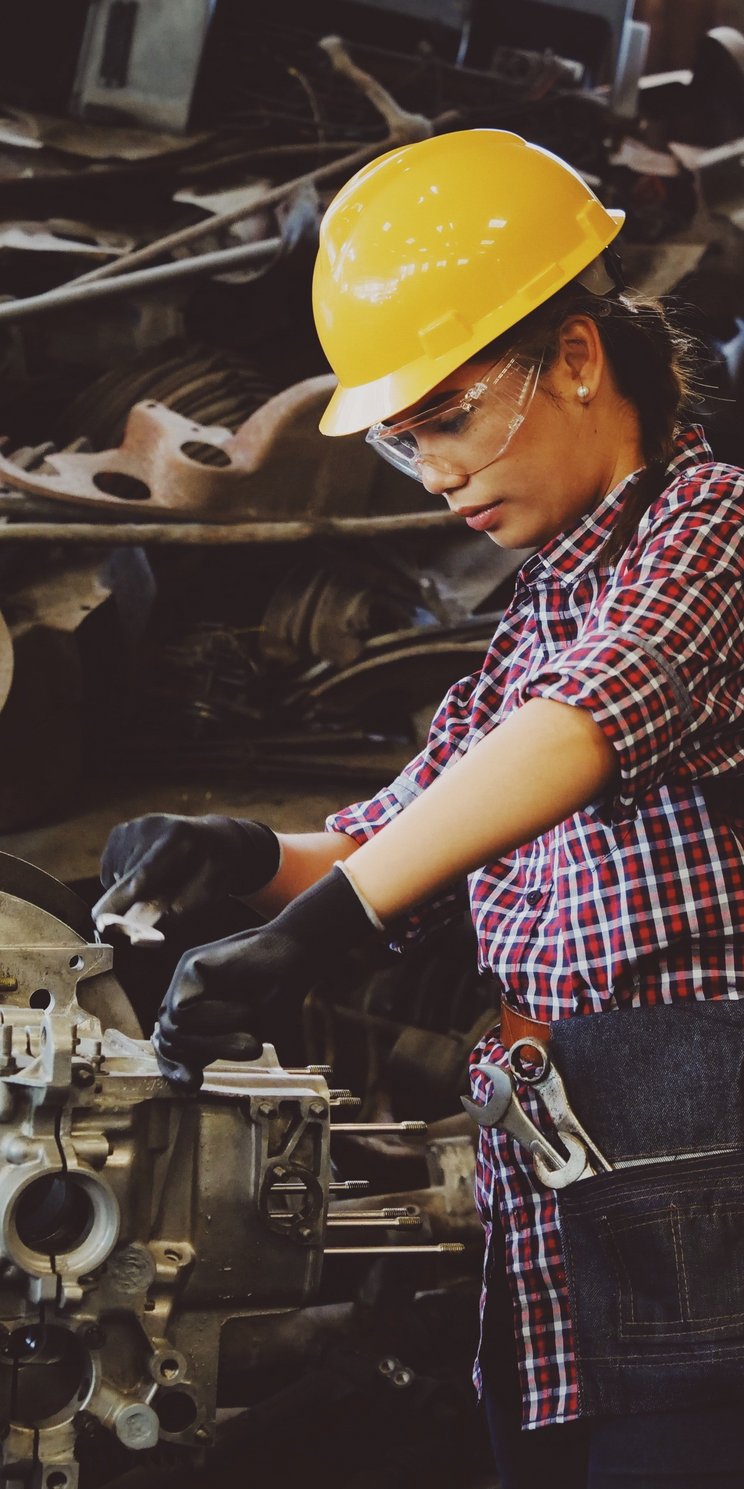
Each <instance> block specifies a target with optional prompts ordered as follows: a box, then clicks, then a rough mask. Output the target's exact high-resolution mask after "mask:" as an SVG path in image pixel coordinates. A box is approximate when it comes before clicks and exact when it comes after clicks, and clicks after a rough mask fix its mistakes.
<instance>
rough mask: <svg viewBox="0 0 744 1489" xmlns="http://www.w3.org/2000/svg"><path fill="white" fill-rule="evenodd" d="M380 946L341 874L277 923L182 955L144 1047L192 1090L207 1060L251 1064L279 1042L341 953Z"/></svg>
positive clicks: (311, 892)
mask: <svg viewBox="0 0 744 1489" xmlns="http://www.w3.org/2000/svg"><path fill="white" fill-rule="evenodd" d="M378 939H379V935H378V931H377V930H376V928H375V927H374V926H373V924H372V921H371V920H370V918H369V916H368V914H367V911H366V910H365V908H364V906H363V905H362V903H361V900H360V899H359V898H358V897H357V894H356V892H355V890H354V888H353V886H352V885H351V884H350V882H349V880H348V879H347V877H346V875H345V873H344V872H343V870H342V869H340V868H338V867H335V868H333V869H332V870H331V872H330V873H329V874H326V876H325V878H324V879H321V880H320V881H319V882H318V883H317V884H314V885H313V886H312V888H311V889H307V890H305V893H304V894H301V895H298V897H297V899H295V900H293V901H292V902H291V904H290V905H288V906H287V908H286V909H285V910H282V912H281V914H280V915H277V917H276V919H275V920H270V921H268V922H267V924H266V925H264V926H260V927H259V928H258V930H253V931H241V932H240V933H239V934H238V935H236V936H228V937H227V939H226V940H224V941H214V942H212V944H211V945H209V946H196V947H194V948H193V949H192V950H191V951H187V952H186V954H185V956H182V957H181V960H180V962H179V963H178V966H177V967H176V970H175V972H174V974H173V979H172V981H171V984H170V987H169V988H168V991H167V993H166V995H165V998H164V1000H163V1003H162V1004H161V1007H160V1013H159V1015H158V1023H157V1024H156V1026H155V1032H154V1034H153V1037H152V1042H153V1045H154V1047H155V1051H156V1053H157V1056H158V1062H159V1064H160V1069H161V1070H162V1072H163V1075H165V1076H167V1078H168V1080H170V1081H172V1082H173V1084H174V1085H176V1086H179V1087H180V1088H181V1089H182V1090H184V1091H198V1089H199V1087H200V1085H201V1082H202V1076H203V1072H204V1067H205V1065H209V1064H211V1062H212V1061H213V1060H235V1059H243V1060H257V1059H258V1058H259V1056H260V1054H261V1050H262V1047H263V1044H264V1042H265V1041H266V1040H271V1041H272V1042H273V1041H274V1040H275V1039H277V1038H278V1039H279V1040H281V1034H282V1028H286V1027H287V1025H288V1024H292V1023H294V1022H296V1020H297V1018H298V1015H299V1010H300V1008H301V1007H302V1003H303V1001H304V998H305V995H306V993H307V992H308V990H309V989H310V987H312V986H313V984H314V983H316V982H317V981H318V980H319V979H320V978H321V977H322V976H323V973H324V972H325V971H326V970H327V969H328V968H329V967H331V966H332V965H333V963H334V961H336V960H337V958H338V957H339V955H341V954H343V953H344V952H346V951H349V950H351V948H352V947H355V946H364V945H366V944H370V945H371V944H373V943H374V942H376V941H377V940H378Z"/></svg>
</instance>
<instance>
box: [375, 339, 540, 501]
mask: <svg viewBox="0 0 744 1489" xmlns="http://www.w3.org/2000/svg"><path fill="white" fill-rule="evenodd" d="M542 362H543V359H542V357H540V359H539V360H538V361H535V360H534V359H532V358H527V357H522V356H514V357H506V358H504V357H502V358H501V359H500V361H498V362H495V363H494V365H493V367H490V368H489V369H488V371H487V372H485V373H484V374H483V376H482V377H481V378H480V380H479V381H478V382H475V383H473V384H472V385H471V386H470V387H469V388H465V389H464V390H462V391H457V390H454V389H450V390H448V391H447V392H446V393H443V394H441V398H440V400H437V401H436V402H434V401H433V400H432V401H431V402H430V403H429V404H428V405H427V407H426V408H423V409H421V410H420V411H419V413H417V414H415V415H414V417H413V418H410V419H400V420H398V421H397V422H396V423H383V424H373V425H372V428H371V429H370V430H369V431H368V433H367V436H366V438H367V444H368V445H371V446H372V449H373V450H376V451H377V453H378V455H381V456H382V458H383V460H389V461H390V464H391V465H394V466H395V467H396V469H397V470H400V471H403V473H404V475H406V476H412V477H413V479H414V480H415V481H423V480H424V473H425V471H426V470H429V471H431V472H432V473H433V474H434V475H437V476H440V477H447V476H472V475H475V474H476V472H477V471H479V470H484V469H485V468H486V466H488V465H491V464H492V463H493V461H494V460H498V458H499V456H500V455H503V454H504V451H505V450H506V449H507V448H508V446H509V445H510V444H511V442H512V440H513V439H514V436H515V434H516V433H517V431H518V430H519V429H521V427H522V424H523V423H524V420H525V417H526V414H527V410H528V409H529V406H530V404H531V402H532V399H533V397H534V395H535V389H536V387H537V382H538V378H539V376H540V369H541V367H542Z"/></svg>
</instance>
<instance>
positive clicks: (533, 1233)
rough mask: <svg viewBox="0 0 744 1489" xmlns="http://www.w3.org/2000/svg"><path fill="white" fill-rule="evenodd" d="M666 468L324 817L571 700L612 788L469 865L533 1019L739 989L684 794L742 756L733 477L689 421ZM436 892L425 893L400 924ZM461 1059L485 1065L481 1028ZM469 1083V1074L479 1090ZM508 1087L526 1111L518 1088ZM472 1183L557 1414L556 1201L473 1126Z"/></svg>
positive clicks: (739, 958) (493, 1042) (543, 1397)
mask: <svg viewBox="0 0 744 1489" xmlns="http://www.w3.org/2000/svg"><path fill="white" fill-rule="evenodd" d="M667 474H668V485H667V487H666V489H665V490H664V491H663V492H662V494H661V495H660V496H659V497H658V498H657V499H656V500H655V501H654V503H653V504H652V506H651V507H650V508H649V510H648V512H647V513H646V515H645V516H644V518H643V520H642V521H641V523H640V526H639V528H638V530H637V532H636V534H635V535H634V537H633V539H632V541H631V543H630V545H629V547H628V548H627V549H626V551H625V552H624V553H623V554H622V556H621V557H620V558H619V559H618V560H617V561H616V564H615V567H610V566H608V565H607V564H606V562H605V561H604V560H603V558H602V549H603V546H604V545H605V543H606V540H607V537H608V534H609V532H610V529H611V528H612V527H613V525H614V523H615V521H616V520H617V517H618V515H619V513H620V511H621V509H622V506H623V503H624V501H625V499H626V497H627V495H628V492H629V490H630V488H631V486H632V485H633V483H634V482H635V480H636V479H637V477H635V476H630V477H629V478H628V479H627V480H626V481H624V482H622V483H621V484H620V485H619V486H618V487H616V488H615V490H614V491H612V492H610V494H609V495H608V496H607V497H606V498H604V500H603V501H602V503H601V504H600V506H599V507H598V508H597V509H596V510H595V511H594V512H593V513H591V514H590V515H589V516H588V517H585V518H584V519H583V520H582V521H581V522H580V523H579V525H578V526H577V527H575V528H574V529H573V531H572V532H570V533H568V534H563V535H561V536H560V537H558V538H555V539H554V540H553V541H552V542H551V543H549V544H548V545H547V546H546V547H545V548H543V549H542V550H541V551H540V552H539V553H537V554H535V555H533V556H532V557H531V558H530V559H528V561H527V563H526V564H525V565H524V566H523V568H522V570H521V572H520V574H519V575H518V577H517V581H516V588H515V593H514V597H513V600H512V603H511V605H510V607H509V609H508V610H507V612H506V614H505V615H504V618H503V620H502V622H501V624H500V625H499V628H498V630H497V632H496V635H495V636H494V638H493V641H492V642H491V645H490V647H489V650H488V653H487V656H486V659H485V661H484V664H483V667H482V668H481V670H480V671H479V672H477V673H474V674H473V675H472V676H470V677H466V678H464V679H462V680H461V681H460V682H458V683H456V684H455V686H454V687H453V688H451V689H450V691H449V693H448V694H447V696H446V698H445V699H444V701H443V703H442V705H441V707H440V708H439V710H438V712H437V714H436V717H435V719H434V721H433V724H432V727H431V732H430V735H429V739H428V743H427V745H426V747H425V749H424V750H423V751H422V752H421V754H419V755H418V756H417V758H416V759H415V760H413V761H412V762H411V764H410V765H408V766H407V767H406V768H405V770H404V771H403V772H402V774H401V775H400V776H399V777H398V778H397V780H395V781H394V782H393V783H392V785H391V786H389V787H388V788H387V789H385V790H383V791H381V792H380V793H379V794H378V795H377V796H375V797H374V798H373V799H372V800H371V801H367V802H363V803H360V804H358V805H356V806H352V807H348V808H346V809H345V810H344V811H341V812H339V813H337V814H336V815H335V816H333V817H331V818H329V820H328V823H327V826H328V827H329V828H330V829H331V830H333V831H335V832H344V833H348V834H350V835H351V836H352V837H354V838H355V839H356V840H357V841H358V842H363V841H364V840H365V839H366V838H369V837H371V836H372V835H373V834H374V833H375V832H377V831H378V830H379V828H381V827H383V826H384V824H385V823H386V822H388V821H390V820H391V818H393V817H394V816H395V815H396V814H397V813H398V812H399V811H401V810H402V809H403V808H404V807H405V806H406V805H407V804H408V803H409V802H410V801H411V800H412V799H413V798H414V797H415V796H417V795H418V794H419V793H420V792H421V791H424V790H426V787H427V786H429V785H431V783H432V781H433V780H435V779H436V777H437V776H438V775H439V773H440V771H442V770H444V769H446V768H447V766H448V765H449V764H451V762H452V761H453V760H456V759H457V758H458V756H460V755H462V754H464V753H465V752H466V751H467V750H468V749H469V748H470V747H471V745H473V744H475V743H476V741H478V740H479V739H481V738H482V737H483V735H485V734H487V733H489V731H490V730H491V729H493V728H494V726H495V725H496V724H498V723H499V722H500V721H501V720H503V719H504V718H506V717H507V715H508V714H510V713H512V712H513V710H514V709H515V708H518V707H519V706H520V704H522V703H524V702H525V701H526V700H527V699H529V698H535V697H541V698H553V699H556V700H558V701H559V702H563V703H569V704H575V705H578V706H579V707H581V708H587V709H589V710H590V711H591V713H592V715H593V717H594V719H595V720H596V722H597V723H598V724H599V725H600V727H601V728H602V729H603V731H604V732H605V733H606V734H607V736H608V738H609V739H610V740H611V741H612V744H613V746H614V748H615V749H616V751H617V755H618V759H619V765H620V774H619V778H618V782H617V787H616V790H615V792H614V795H613V797H612V799H611V800H609V799H603V800H599V801H596V802H594V803H592V804H590V805H589V806H588V807H586V808H585V809H584V810H583V811H581V812H577V813H576V815H575V816H573V817H570V818H568V819H567V820H566V821H565V822H562V823H561V824H560V825H559V826H558V827H556V828H554V829H552V830H551V831H550V832H546V833H545V834H544V835H543V836H541V837H540V838H538V839H536V840H535V841H534V842H533V843H530V844H528V845H527V846H526V847H525V848H520V849H519V850H518V851H516V852H514V853H509V854H507V855H505V856H504V857H503V858H501V859H499V860H497V861H496V862H494V863H488V864H486V865H485V866H484V867H483V868H481V869H478V870H477V871H476V872H475V873H473V874H471V875H470V876H469V880H468V887H469V893H470V904H471V908H472V915H473V920H474V923H475V927H476V930H477V933H478V945H479V957H480V962H481V966H482V967H483V968H484V969H491V970H492V971H493V972H494V973H495V974H496V976H497V978H498V979H499V981H500V983H501V985H502V988H503V989H504V991H505V993H506V996H507V998H508V1000H509V1002H510V1003H511V1004H512V1005H514V1006H518V1007H521V1008H522V1009H523V1010H524V1011H525V1012H526V1013H529V1014H531V1015H532V1016H533V1017H536V1018H540V1019H544V1020H554V1019H559V1018H563V1017H565V1016H567V1015H569V1014H585V1013H594V1012H599V1011H601V1010H603V1009H608V1008H616V1007H618V1006H619V1005H621V1004H628V1003H630V1004H636V1005H640V1004H643V1003H655V1002H670V1001H672V1000H673V999H679V998H737V997H741V996H744V913H743V912H744V846H742V842H741V841H739V839H738V838H737V836H736V834H735V832H734V830H733V828H732V826H731V825H729V823H728V822H727V821H723V820H722V819H721V817H720V816H719V814H718V813H717V812H714V811H711V812H709V810H708V808H707V807H706V803H705V800H704V796H703V792H702V790H701V781H702V780H704V779H705V778H715V777H720V776H722V775H727V774H729V773H730V772H738V773H739V774H741V772H742V771H744V728H743V720H744V687H743V686H742V672H743V671H744V598H743V595H744V590H743V588H742V580H743V579H744V472H742V471H739V470H737V469H733V468H732V467H730V466H725V465H719V464H715V463H714V462H713V460H712V456H711V451H710V450H709V448H708V446H707V445H706V443H705V441H704V438H703V435H702V431H701V430H700V429H699V428H697V427H692V428H689V429H686V430H684V431H683V432H682V433H681V434H680V435H679V437H678V439H677V442H676V447H675V454H674V459H673V460H672V462H671V465H670V467H669V470H668V473H667ZM498 790H499V783H498V781H494V796H496V797H497V795H498ZM448 905H449V909H450V913H451V906H452V898H451V897H450V899H449V901H448V900H447V899H446V898H443V899H442V900H441V901H439V902H437V903H436V904H429V905H427V906H425V907H423V908H422V910H421V912H420V913H419V914H417V915H415V916H412V917H411V920H410V925H409V932H410V933H411V934H416V933H419V934H420V933H421V930H422V929H425V927H426V924H427V923H429V922H430V921H431V919H432V918H440V919H441V917H443V916H444V915H446V914H447V913H448ZM478 1060H488V1061H492V1062H495V1063H500V1064H504V1063H505V1052H504V1049H503V1046H502V1045H501V1044H500V1042H499V1039H498V1034H497V1033H489V1034H487V1035H486V1036H485V1037H484V1039H483V1040H482V1041H481V1043H480V1044H479V1046H478V1048H477V1050H475V1051H474V1054H473V1063H475V1062H476V1061H478ZM482 1082H483V1077H482V1076H480V1075H479V1074H475V1075H474V1089H475V1092H476V1097H477V1098H478V1099H480V1100H485V1099H486V1096H487V1087H486V1086H484V1085H483V1084H482ZM520 1094H521V1093H520ZM523 1104H524V1105H525V1106H526V1108H527V1109H528V1110H529V1111H530V1114H531V1115H532V1116H533V1119H534V1120H535V1121H537V1122H538V1125H540V1124H541V1115H540V1107H539V1104H538V1102H537V1100H536V1099H535V1097H534V1093H530V1092H528V1093H525V1095H524V1097H523ZM476 1199H477V1203H478V1207H479V1211H480V1213H481V1215H482V1217H483V1220H484V1223H485V1226H486V1231H487V1233H488V1228H489V1224H490V1218H491V1215H492V1213H493V1212H494V1207H495V1206H496V1205H498V1206H499V1209H500V1212H501V1220H502V1223H503V1226H504V1230H505V1233H506V1251H507V1265H508V1268H509V1272H510V1280H511V1284H512V1286H513V1293H514V1301H515V1316H516V1319H517V1345H518V1353H519V1357H520V1367H521V1373H522V1385H523V1421H524V1425H525V1426H527V1427H536V1426H542V1425H544V1424H547V1423H550V1422H562V1421H567V1420H570V1419H571V1418H573V1417H575V1416H577V1415H579V1406H578V1399H577V1388H576V1369H575V1363H574V1354H573V1344H572V1325H571V1316H570V1312H569V1306H568V1297H567V1290H566V1280H565V1275H564V1268H563V1259H562V1253H561V1241H560V1234H559V1230H558V1225H557V1219H556V1200H555V1196H554V1194H553V1192H552V1191H551V1192H546V1191H545V1190H544V1189H542V1188H541V1187H540V1186H539V1183H538V1182H537V1181H536V1180H535V1178H534V1176H533V1173H532V1170H531V1167H530V1164H529V1161H526V1155H525V1154H524V1153H523V1150H520V1149H518V1148H516V1147H515V1145H514V1143H513V1142H512V1141H511V1139H509V1138H507V1137H505V1136H504V1135H503V1134H500V1133H497V1132H493V1131H487V1130H483V1131H482V1132H481V1137H480V1149H479V1156H478V1164H477V1177H476ZM476 1379H478V1372H477V1368H476Z"/></svg>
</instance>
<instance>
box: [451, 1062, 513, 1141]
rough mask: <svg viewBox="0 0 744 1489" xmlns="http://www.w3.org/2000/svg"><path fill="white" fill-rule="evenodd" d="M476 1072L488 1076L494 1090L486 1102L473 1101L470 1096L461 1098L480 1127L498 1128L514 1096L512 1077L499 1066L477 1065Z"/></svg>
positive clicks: (470, 1115) (468, 1112)
mask: <svg viewBox="0 0 744 1489" xmlns="http://www.w3.org/2000/svg"><path fill="white" fill-rule="evenodd" d="M475 1069H476V1070H479V1071H481V1073H482V1074H483V1075H485V1076H487V1078H488V1080H489V1081H490V1082H491V1086H492V1087H493V1090H492V1092H491V1095H490V1096H489V1098H488V1101H486V1102H482V1103H481V1102H480V1101H471V1100H470V1097H469V1096H461V1097H460V1101H461V1102H462V1105H463V1107H464V1108H465V1111H466V1112H467V1114H468V1116H469V1117H472V1119H473V1121H474V1122H477V1123H478V1125H479V1126H480V1127H496V1126H497V1125H498V1123H499V1122H500V1121H501V1118H502V1117H503V1116H504V1114H505V1112H506V1110H507V1108H508V1106H509V1103H510V1102H511V1099H512V1096H513V1095H514V1087H513V1085H512V1082H511V1076H509V1075H508V1074H507V1072H506V1071H505V1070H501V1069H500V1067H499V1066H498V1065H488V1064H484V1065H476V1067H475Z"/></svg>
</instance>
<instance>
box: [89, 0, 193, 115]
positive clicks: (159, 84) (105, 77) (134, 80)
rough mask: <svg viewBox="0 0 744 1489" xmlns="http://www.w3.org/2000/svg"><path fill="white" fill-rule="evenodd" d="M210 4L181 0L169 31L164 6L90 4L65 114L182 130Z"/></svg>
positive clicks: (132, 0) (138, 0) (162, 0)
mask: <svg viewBox="0 0 744 1489" xmlns="http://www.w3.org/2000/svg"><path fill="white" fill-rule="evenodd" d="M213 9H214V0H186V3H185V4H183V5H182V7H181V10H180V14H179V26H178V29H177V31H175V32H174V28H173V24H172V14H171V12H170V7H169V5H168V3H167V0H145V3H144V4H143V3H142V0H97V3H95V4H93V5H92V6H91V7H90V12H89V16H88V24H87V26H86V30H85V35H84V37H83V43H82V47H81V51H80V57H79V61H78V72H77V77H76V79H75V86H74V91H73V97H72V110H73V112H74V113H76V114H79V115H80V116H81V117H82V118H84V119H91V118H92V119H101V118H103V119H107V120H110V121H113V122H114V123H116V122H119V123H121V122H122V121H124V122H126V123H129V122H130V121H131V120H133V119H134V120H136V121H137V122H138V123H140V124H150V125H155V126H156V127H157V128H161V129H185V128H186V125H187V122H188V116H189V108H190V104H191V95H192V93H193V89H194V84H195V82H196V74H197V69H198V66H199V60H200V58H201V53H202V47H203V45H204V41H205V38H206V35H207V30H208V27H209V22H210V19H211V16H212V11H213Z"/></svg>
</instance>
